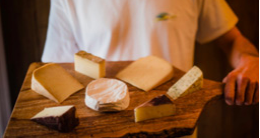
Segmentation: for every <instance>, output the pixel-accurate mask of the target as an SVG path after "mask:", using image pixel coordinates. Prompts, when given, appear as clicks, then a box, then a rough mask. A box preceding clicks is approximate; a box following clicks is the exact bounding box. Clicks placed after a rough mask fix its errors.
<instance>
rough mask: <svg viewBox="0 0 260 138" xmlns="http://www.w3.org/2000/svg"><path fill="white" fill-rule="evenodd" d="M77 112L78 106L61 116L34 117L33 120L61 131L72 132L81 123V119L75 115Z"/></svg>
mask: <svg viewBox="0 0 260 138" xmlns="http://www.w3.org/2000/svg"><path fill="white" fill-rule="evenodd" d="M75 112H76V108H75V107H72V108H70V109H69V110H68V111H67V112H65V113H64V114H62V115H61V116H46V117H39V118H32V119H31V120H32V121H35V122H37V123H39V124H41V125H44V126H47V127H48V128H51V129H55V130H58V131H59V132H70V131H71V130H73V129H74V128H75V127H76V126H78V125H79V120H78V118H76V117H75Z"/></svg>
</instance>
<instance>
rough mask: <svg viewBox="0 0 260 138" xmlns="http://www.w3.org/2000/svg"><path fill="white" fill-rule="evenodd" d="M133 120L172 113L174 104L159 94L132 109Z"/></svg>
mask: <svg viewBox="0 0 260 138" xmlns="http://www.w3.org/2000/svg"><path fill="white" fill-rule="evenodd" d="M134 112H135V122H140V121H144V120H148V119H153V118H160V117H165V116H171V115H174V114H175V112H176V106H175V105H174V104H173V103H172V101H171V100H170V99H169V98H168V97H167V96H165V95H160V96H158V97H155V98H153V99H152V100H150V101H147V102H145V103H143V104H141V105H140V106H138V107H136V108H135V109H134Z"/></svg>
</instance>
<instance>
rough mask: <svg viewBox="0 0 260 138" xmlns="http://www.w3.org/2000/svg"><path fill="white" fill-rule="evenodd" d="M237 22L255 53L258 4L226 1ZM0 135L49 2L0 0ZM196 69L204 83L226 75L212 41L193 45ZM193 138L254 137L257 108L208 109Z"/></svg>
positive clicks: (35, 53) (39, 42)
mask: <svg viewBox="0 0 260 138" xmlns="http://www.w3.org/2000/svg"><path fill="white" fill-rule="evenodd" d="M227 2H228V3H229V5H230V6H231V8H232V9H233V10H234V12H235V13H236V15H237V16H238V17H239V22H238V24H237V26H238V28H239V29H240V30H241V32H242V33H243V34H244V35H245V36H246V37H247V38H248V39H249V40H250V41H251V42H252V43H253V44H254V45H255V46H256V47H257V49H259V1H258V0H250V1H246V0H227ZM0 8H1V9H0V12H1V15H0V16H1V18H0V111H1V112H0V132H1V133H0V136H1V135H3V133H4V129H5V126H6V124H7V122H8V119H9V116H10V113H11V110H12V108H13V107H14V105H15V101H16V98H17V96H18V94H19V90H20V88H21V85H22V83H23V79H24V77H25V75H26V71H27V69H28V67H29V65H30V64H31V63H32V62H40V59H41V55H42V51H43V47H44V43H45V38H46V32H47V27H48V16H49V9H50V1H49V0H0ZM195 64H196V65H198V66H199V67H200V68H201V69H202V70H203V72H204V76H205V78H207V79H211V80H215V81H222V78H223V77H224V76H225V75H226V74H227V72H228V71H230V70H231V68H230V67H229V65H228V63H227V59H226V57H225V55H224V54H223V53H222V51H220V49H218V48H217V47H216V46H215V45H214V42H212V43H208V44H205V45H199V44H196V50H195ZM198 125H199V127H198V136H199V137H201V138H204V137H205V138H208V137H211V138H214V137H216V138H219V137H229V138H230V137H236V138H237V137H243V138H244V137H258V134H259V105H254V106H227V105H226V104H225V103H224V100H223V99H222V100H217V101H214V103H211V104H208V105H207V107H206V108H205V110H204V111H203V112H202V115H201V117H200V119H199V122H198Z"/></svg>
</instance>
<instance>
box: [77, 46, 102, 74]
mask: <svg viewBox="0 0 260 138" xmlns="http://www.w3.org/2000/svg"><path fill="white" fill-rule="evenodd" d="M74 60H75V65H74V66H75V70H76V71H77V72H79V73H82V74H84V75H87V76H89V77H91V78H94V79H98V78H102V77H105V75H106V69H105V60H104V59H102V58H100V57H97V56H94V55H92V54H90V53H87V52H85V51H79V52H78V53H76V54H75V55H74Z"/></svg>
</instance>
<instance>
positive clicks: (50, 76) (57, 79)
mask: <svg viewBox="0 0 260 138" xmlns="http://www.w3.org/2000/svg"><path fill="white" fill-rule="evenodd" d="M83 88H84V86H83V85H82V84H80V83H79V82H78V81H77V80H76V79H75V78H73V77H72V76H71V75H70V74H69V73H68V72H67V71H66V70H65V69H64V68H62V67H61V66H60V65H58V64H54V63H49V64H46V65H44V66H42V67H40V68H38V69H36V70H34V72H33V74H32V81H31V89H32V90H34V91H35V92H37V93H39V94H41V95H43V96H45V97H47V98H49V99H51V100H53V101H55V102H57V103H61V102H63V101H64V100H65V99H67V98H68V97H69V96H70V95H72V94H73V93H75V92H77V91H79V90H80V89H83Z"/></svg>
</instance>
